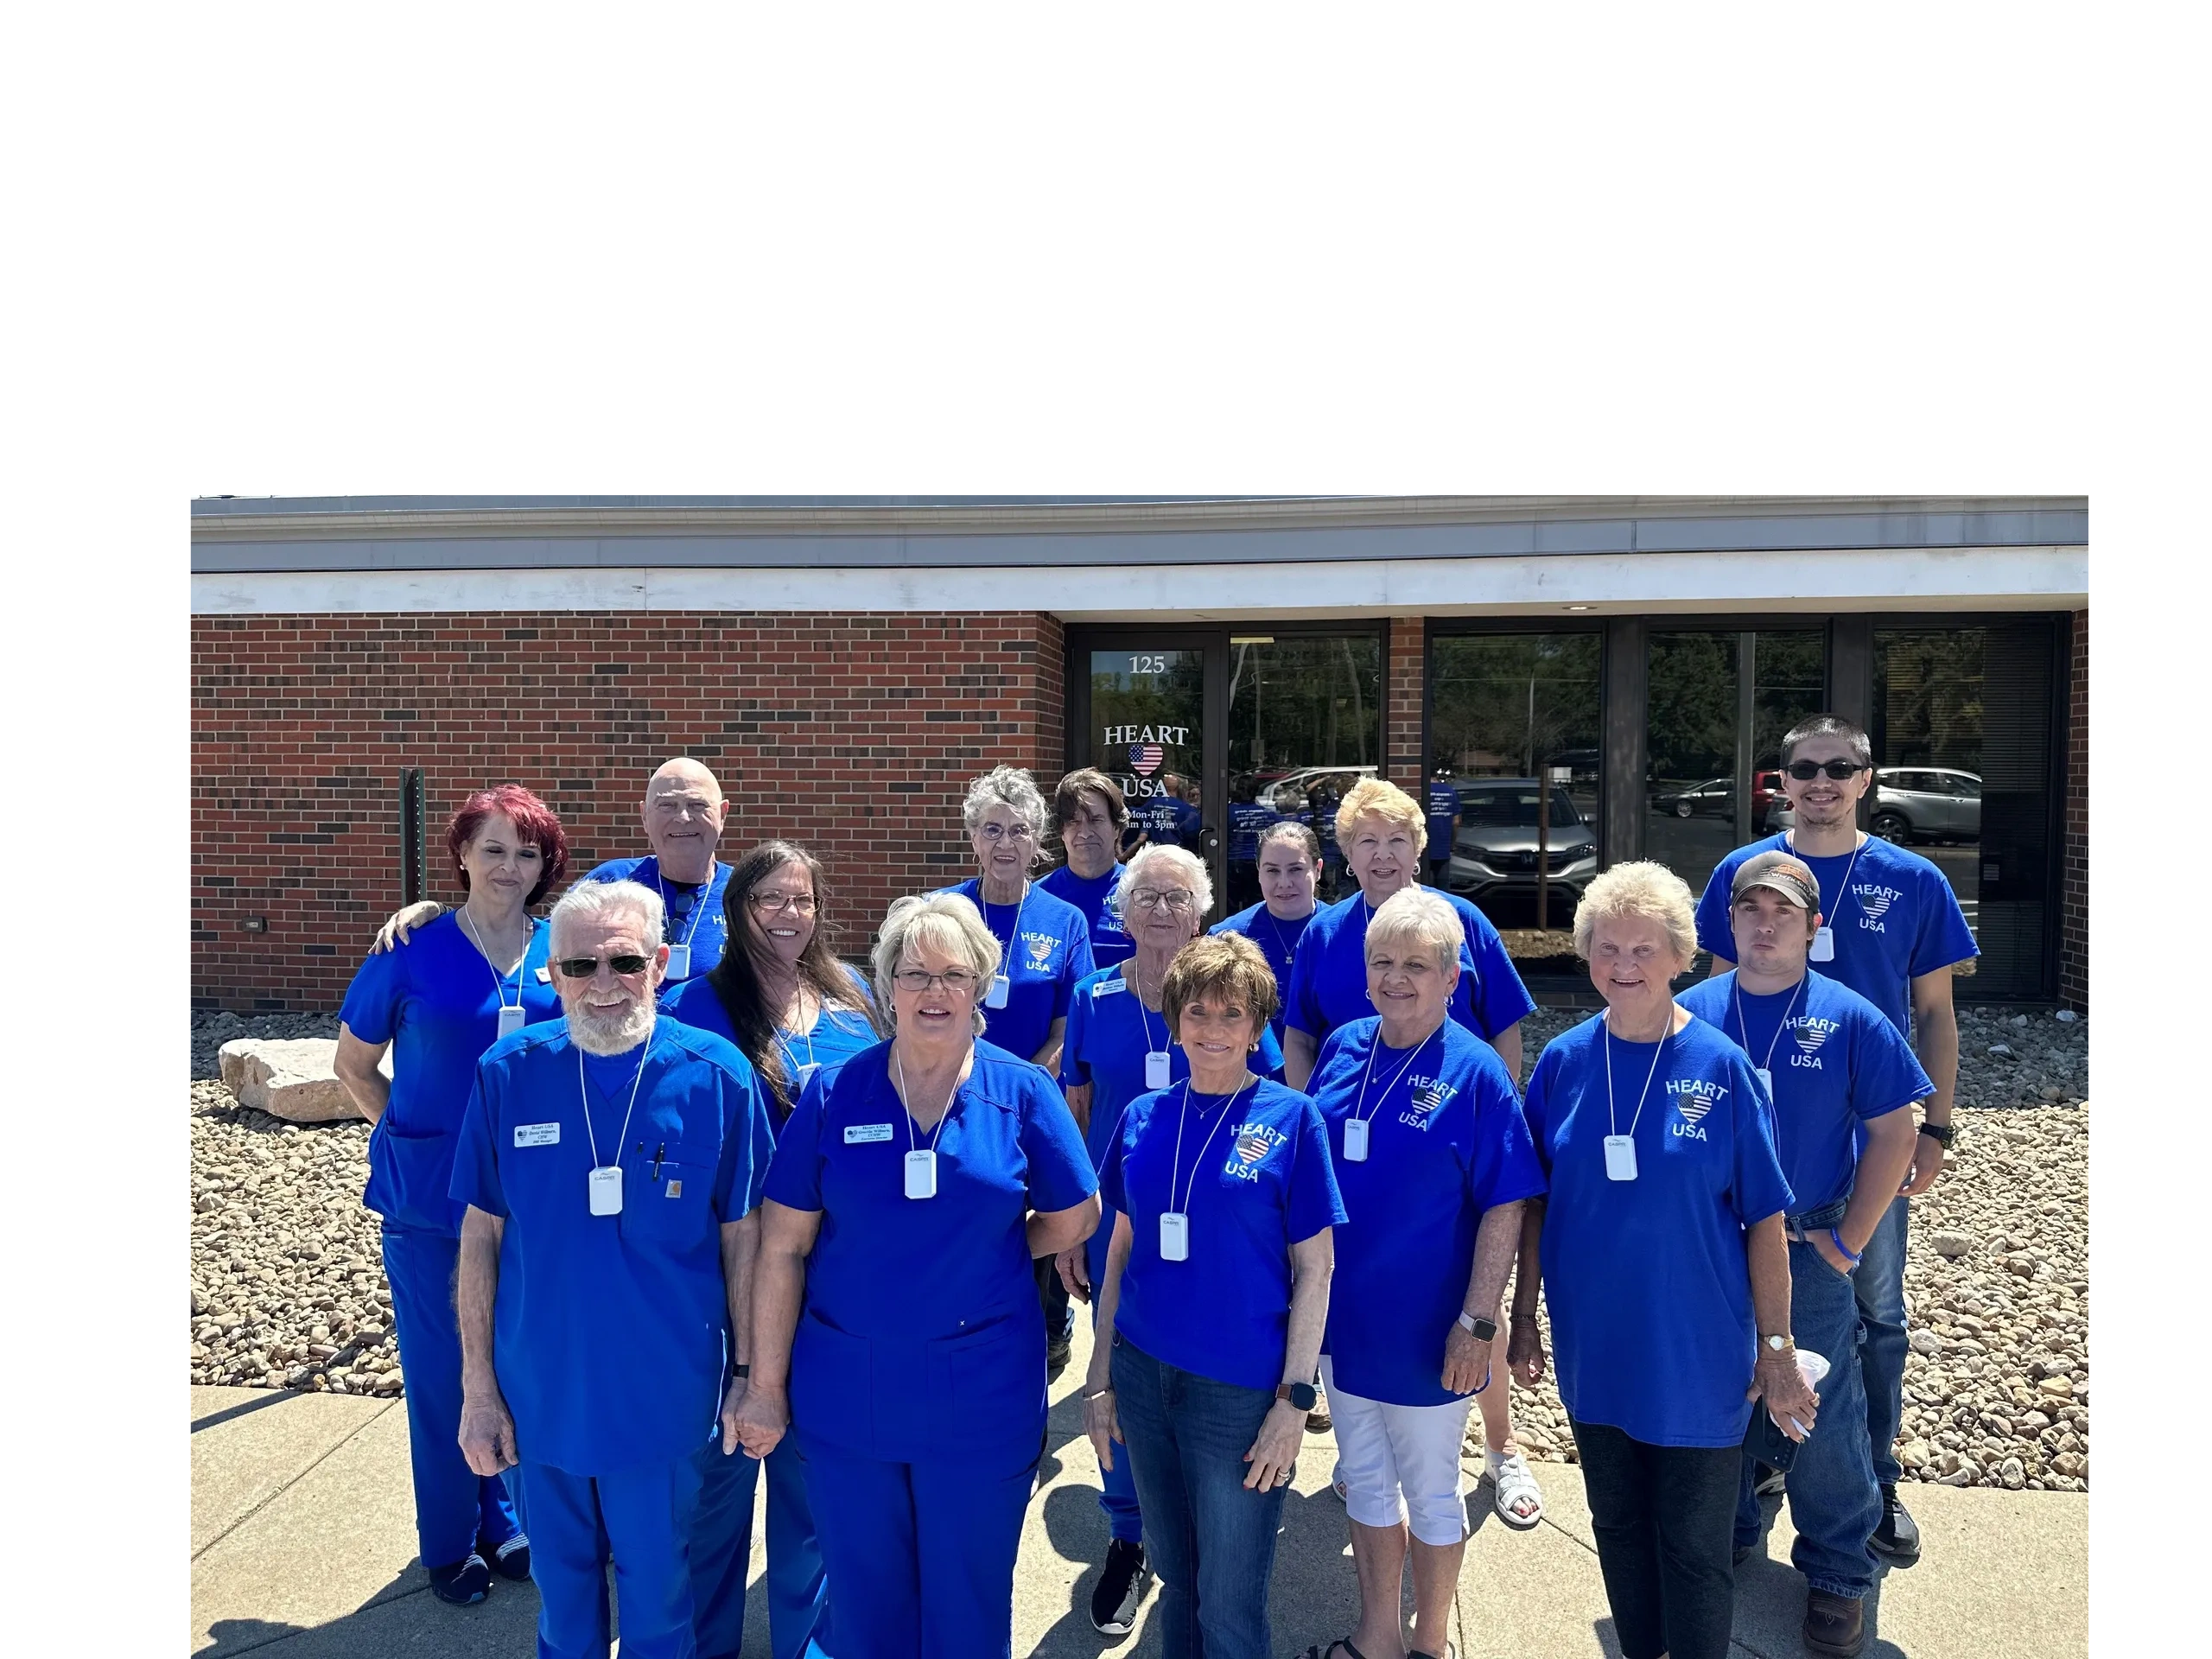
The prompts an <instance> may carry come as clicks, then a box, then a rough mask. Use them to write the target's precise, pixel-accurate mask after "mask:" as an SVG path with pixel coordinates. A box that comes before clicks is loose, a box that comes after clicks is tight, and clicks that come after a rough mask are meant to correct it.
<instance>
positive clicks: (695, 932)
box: [653, 858, 721, 951]
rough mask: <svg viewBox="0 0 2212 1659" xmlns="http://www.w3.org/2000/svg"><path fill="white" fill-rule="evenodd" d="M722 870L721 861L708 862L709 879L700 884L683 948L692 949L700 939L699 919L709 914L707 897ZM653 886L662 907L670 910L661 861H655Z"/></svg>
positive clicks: (692, 905) (692, 902)
mask: <svg viewBox="0 0 2212 1659" xmlns="http://www.w3.org/2000/svg"><path fill="white" fill-rule="evenodd" d="M720 868H721V864H720V863H719V861H716V860H715V859H712V858H709V860H708V861H707V879H706V880H704V881H702V882H701V883H700V884H699V896H698V897H697V898H696V899H693V900H692V901H691V925H690V926H689V927H687V928H685V929H684V930H683V948H684V950H687V951H688V950H690V948H691V941H692V940H694V939H696V938H698V937H699V918H700V917H702V916H703V915H705V914H706V913H707V895H708V894H709V893H712V892H714V890H715V871H716V870H718V869H720ZM653 886H654V887H655V888H657V889H658V891H659V893H660V907H661V909H662V910H663V911H664V912H665V911H666V910H667V909H668V889H667V887H664V886H663V885H662V883H661V879H660V860H658V859H655V860H653Z"/></svg>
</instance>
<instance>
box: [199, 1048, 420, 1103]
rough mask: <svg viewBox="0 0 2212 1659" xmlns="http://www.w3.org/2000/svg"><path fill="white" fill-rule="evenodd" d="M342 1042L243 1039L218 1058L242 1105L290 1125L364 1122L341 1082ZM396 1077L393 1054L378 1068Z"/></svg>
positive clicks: (226, 1082)
mask: <svg viewBox="0 0 2212 1659" xmlns="http://www.w3.org/2000/svg"><path fill="white" fill-rule="evenodd" d="M337 1055H338V1042H337V1039H335V1038H331V1037H293V1038H270V1037H239V1038H234V1039H232V1040H231V1041H230V1042H227V1043H225V1044H224V1045H223V1046H222V1049H221V1051H220V1052H219V1055H218V1057H217V1058H218V1059H219V1063H220V1065H221V1066H222V1068H223V1086H224V1087H225V1088H226V1089H228V1090H230V1091H231V1093H232V1094H233V1095H235V1096H238V1104H239V1105H241V1106H251V1107H253V1108H255V1109H257V1110H259V1111H264V1112H267V1113H268V1114H269V1115H270V1116H272V1117H281V1118H283V1120H284V1121H285V1122H288V1123H334V1122H338V1121H339V1120H340V1119H341V1118H348V1117H359V1116H360V1115H361V1114H360V1113H359V1111H357V1110H356V1109H354V1106H353V1099H352V1097H351V1096H348V1095H347V1094H346V1085H345V1084H342V1083H340V1082H339V1080H338V1071H337V1066H336V1060H337ZM378 1069H379V1070H381V1071H383V1072H384V1074H385V1076H386V1077H390V1076H391V1051H390V1050H389V1049H387V1050H385V1056H384V1063H383V1065H381V1066H380V1067H379V1068H378Z"/></svg>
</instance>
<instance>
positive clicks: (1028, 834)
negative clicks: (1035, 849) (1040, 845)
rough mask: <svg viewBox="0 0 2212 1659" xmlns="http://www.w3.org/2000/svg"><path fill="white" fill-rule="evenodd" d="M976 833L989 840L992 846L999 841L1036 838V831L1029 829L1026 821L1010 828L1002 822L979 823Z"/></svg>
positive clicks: (1032, 839) (1031, 839)
mask: <svg viewBox="0 0 2212 1659" xmlns="http://www.w3.org/2000/svg"><path fill="white" fill-rule="evenodd" d="M976 834H977V835H979V836H982V838H983V839H984V840H985V841H988V842H991V843H992V844H993V845H994V846H995V845H997V844H998V843H999V842H1001V841H1034V840H1036V839H1037V834H1036V831H1034V830H1033V829H1030V827H1029V826H1028V825H1027V824H1026V823H1017V824H1015V825H1014V828H1012V829H1007V827H1006V825H1004V824H1002V823H979V824H977V825H976Z"/></svg>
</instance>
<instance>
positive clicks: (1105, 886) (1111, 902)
mask: <svg viewBox="0 0 2212 1659" xmlns="http://www.w3.org/2000/svg"><path fill="white" fill-rule="evenodd" d="M1121 880H1122V867H1121V866H1120V865H1119V864H1116V866H1115V867H1114V868H1112V869H1110V870H1109V871H1107V872H1106V874H1103V875H1099V876H1081V875H1077V874H1076V873H1075V872H1074V871H1073V870H1071V869H1070V868H1068V867H1067V866H1066V865H1065V864H1063V865H1061V866H1060V868H1058V869H1057V870H1054V871H1052V873H1051V874H1048V875H1046V876H1045V877H1044V878H1043V879H1042V880H1039V882H1038V883H1037V885H1038V886H1039V887H1041V888H1043V889H1044V890H1045V891H1046V893H1051V894H1052V897H1053V898H1055V899H1065V900H1066V901H1067V902H1068V903H1069V904H1071V905H1073V906H1075V907H1076V908H1077V910H1079V911H1081V912H1083V923H1084V926H1085V927H1087V928H1089V929H1090V965H1091V966H1092V967H1094V968H1111V967H1113V966H1114V965H1115V964H1116V963H1122V962H1127V961H1128V959H1129V958H1130V957H1134V956H1135V955H1136V953H1137V942H1136V941H1135V939H1133V938H1130V937H1129V930H1128V928H1126V927H1124V926H1122V906H1121V900H1120V898H1119V896H1118V895H1117V894H1116V893H1115V891H1114V890H1115V888H1116V887H1118V886H1120V885H1121ZM1030 1052H1031V1053H1035V1052H1036V1051H1035V1050H1034V1049H1032V1050H1031V1051H1030Z"/></svg>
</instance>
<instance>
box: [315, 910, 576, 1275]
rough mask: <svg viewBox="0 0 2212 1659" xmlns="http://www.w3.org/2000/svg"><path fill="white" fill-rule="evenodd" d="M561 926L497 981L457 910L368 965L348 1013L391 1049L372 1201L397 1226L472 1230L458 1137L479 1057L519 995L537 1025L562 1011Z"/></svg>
mask: <svg viewBox="0 0 2212 1659" xmlns="http://www.w3.org/2000/svg"><path fill="white" fill-rule="evenodd" d="M552 937H553V930H552V929H551V928H550V927H548V926H546V925H544V924H543V922H540V923H538V924H537V926H536V927H534V928H533V929H532V930H531V936H530V949H529V950H528V951H527V952H526V953H524V957H523V959H522V966H521V967H520V968H518V969H516V971H515V972H513V973H512V974H510V975H508V976H507V977H506V979H505V981H504V982H497V981H496V979H495V976H494V975H493V971H492V964H491V963H488V962H486V960H485V959H484V956H483V953H482V952H481V951H480V950H477V948H476V946H475V945H474V944H473V943H472V942H471V941H470V939H469V937H468V935H467V933H465V932H463V931H461V920H460V916H459V913H458V912H454V911H448V912H445V913H444V914H443V915H442V916H440V917H438V918H436V919H435V920H434V921H430V922H426V923H424V924H423V925H422V926H421V927H418V928H416V929H414V930H413V931H411V932H410V934H409V936H408V938H407V943H406V944H395V945H393V946H392V948H391V950H385V951H380V952H378V954H377V955H375V956H372V957H369V958H367V960H365V961H364V962H363V963H361V966H360V969H359V971H358V972H356V973H355V974H354V976H353V983H352V984H351V985H349V986H347V987H346V1001H345V1003H344V1005H343V1006H342V1007H340V1009H339V1010H338V1017H339V1018H340V1020H344V1021H345V1022H346V1030H348V1031H350V1032H352V1033H353V1034H354V1035H355V1036H356V1037H358V1038H359V1039H361V1040H362V1041H363V1042H365V1043H390V1044H391V1102H390V1103H389V1104H388V1105H387V1106H386V1107H385V1114H384V1116H383V1117H381V1118H379V1119H378V1121H377V1126H376V1128H375V1129H374V1130H373V1131H372V1132H371V1134H370V1135H369V1184H368V1190H367V1191H366V1192H364V1193H363V1194H362V1195H361V1202H362V1203H363V1204H364V1205H366V1206H367V1207H368V1208H370V1209H372V1210H373V1211H376V1212H377V1213H378V1215H380V1216H382V1217H384V1224H385V1231H387V1232H397V1233H435V1234H437V1235H438V1236H441V1237H443V1238H458V1237H459V1236H461V1209H462V1206H461V1205H458V1204H456V1203H454V1200H453V1199H452V1198H451V1197H450V1196H448V1192H447V1189H448V1187H449V1186H451V1185H452V1184H453V1151H454V1136H455V1135H459V1134H460V1133H461V1117H462V1116H463V1115H464V1114H465V1113H466V1112H467V1109H468V1091H469V1090H471V1089H472V1088H474V1086H475V1084H476V1062H477V1061H478V1060H480V1059H481V1058H483V1057H484V1051H485V1050H486V1049H487V1048H489V1047H491V1046H492V1045H493V1043H494V1042H496V1041H498V1040H499V1004H500V1002H501V1001H502V1000H504V1001H505V1002H507V1003H508V1004H509V1006H512V1005H513V1003H514V1002H515V1001H517V1000H518V999H519V1000H520V1001H521V1003H522V1008H523V1021H524V1024H525V1025H536V1024H537V1022H538V1021H540V1020H551V1019H555V1018H557V1017H558V1016H559V1014H560V1012H561V1000H560V998H559V996H558V995H556V994H555V992H554V989H553V986H552V982H551V980H550V976H549V975H548V970H547V969H546V966H545V955H546V948H547V946H548V945H549V944H550V943H551V942H552Z"/></svg>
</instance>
